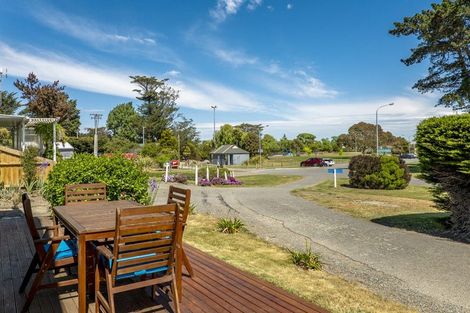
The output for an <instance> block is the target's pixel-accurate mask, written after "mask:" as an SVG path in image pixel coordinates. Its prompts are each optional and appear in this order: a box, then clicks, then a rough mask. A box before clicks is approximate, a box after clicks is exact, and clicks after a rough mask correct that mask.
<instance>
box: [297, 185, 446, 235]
mask: <svg viewBox="0 0 470 313" xmlns="http://www.w3.org/2000/svg"><path fill="white" fill-rule="evenodd" d="M347 183H348V180H347V179H340V180H339V181H338V188H336V189H335V188H333V182H332V181H331V180H328V181H324V182H322V183H320V184H317V185H315V186H311V187H307V188H302V189H297V190H294V191H293V192H292V193H293V194H294V195H297V196H300V197H302V198H304V199H307V200H310V201H313V202H315V203H318V204H320V205H323V206H326V207H328V208H331V209H335V210H339V211H342V212H345V213H347V214H350V215H352V216H355V217H360V218H365V219H368V220H370V221H373V222H376V223H379V224H382V225H386V226H390V227H397V228H403V229H407V230H413V231H417V232H422V233H427V234H433V235H439V234H440V233H442V232H443V231H444V230H445V229H446V227H445V223H444V222H445V221H446V220H447V219H448V217H449V213H448V212H445V211H441V210H438V209H436V208H435V207H434V203H433V202H432V195H431V193H430V191H429V189H428V188H427V187H425V186H412V185H410V186H408V187H407V188H405V189H403V190H372V189H357V188H350V187H348V185H347Z"/></svg>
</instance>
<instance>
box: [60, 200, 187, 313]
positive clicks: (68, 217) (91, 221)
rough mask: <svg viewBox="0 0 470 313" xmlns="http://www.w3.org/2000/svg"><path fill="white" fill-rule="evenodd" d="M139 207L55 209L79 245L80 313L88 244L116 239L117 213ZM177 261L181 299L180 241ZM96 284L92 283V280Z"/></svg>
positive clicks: (123, 203)
mask: <svg viewBox="0 0 470 313" xmlns="http://www.w3.org/2000/svg"><path fill="white" fill-rule="evenodd" d="M135 206H140V204H138V203H137V202H134V201H129V200H118V201H89V202H77V203H74V204H69V205H63V206H56V207H54V208H53V211H54V214H55V216H56V217H57V219H58V220H59V221H60V223H61V224H62V225H64V227H65V228H67V229H68V230H69V231H70V232H71V233H72V235H74V236H75V237H76V238H77V241H78V312H79V313H86V311H87V303H86V291H87V290H86V289H87V282H86V280H87V273H86V265H87V264H86V263H87V262H86V260H87V248H86V247H87V244H86V243H87V242H88V241H93V240H98V239H107V238H114V234H115V228H116V210H117V209H118V208H129V207H135ZM179 241H180V242H179V244H178V247H179V248H178V249H177V250H178V251H177V257H176V283H177V288H178V291H179V295H180V299H181V291H182V288H181V281H182V253H181V247H182V243H181V237H180V239H179ZM92 281H93V280H92Z"/></svg>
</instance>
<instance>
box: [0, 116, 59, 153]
mask: <svg viewBox="0 0 470 313" xmlns="http://www.w3.org/2000/svg"><path fill="white" fill-rule="evenodd" d="M57 120H58V119H57V118H55V117H49V118H42V117H39V118H36V117H27V116H23V115H6V114H0V127H5V128H8V129H10V130H11V131H12V132H13V133H12V141H13V148H15V149H17V150H21V151H23V150H24V149H25V148H26V145H25V143H26V140H25V129H26V128H29V127H34V126H36V125H38V124H52V149H53V160H54V161H56V152H57V145H56V125H57Z"/></svg>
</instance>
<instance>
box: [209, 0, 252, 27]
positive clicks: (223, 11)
mask: <svg viewBox="0 0 470 313" xmlns="http://www.w3.org/2000/svg"><path fill="white" fill-rule="evenodd" d="M243 2H244V0H218V1H217V5H216V7H215V8H214V9H212V10H210V11H209V13H210V15H211V16H212V18H214V20H215V21H216V22H219V23H220V22H223V21H224V20H225V19H226V18H227V16H229V15H234V14H237V12H238V10H239V9H240V7H241V5H242V4H243Z"/></svg>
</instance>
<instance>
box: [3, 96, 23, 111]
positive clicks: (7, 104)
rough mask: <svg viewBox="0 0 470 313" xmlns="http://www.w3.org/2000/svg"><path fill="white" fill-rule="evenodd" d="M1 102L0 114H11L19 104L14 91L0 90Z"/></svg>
mask: <svg viewBox="0 0 470 313" xmlns="http://www.w3.org/2000/svg"><path fill="white" fill-rule="evenodd" d="M0 98H1V99H2V101H1V102H2V104H1V105H0V114H7V115H12V114H14V113H15V112H16V111H17V110H18V108H19V107H20V106H21V103H20V102H19V101H18V99H17V98H16V94H15V93H14V92H7V91H0Z"/></svg>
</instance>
